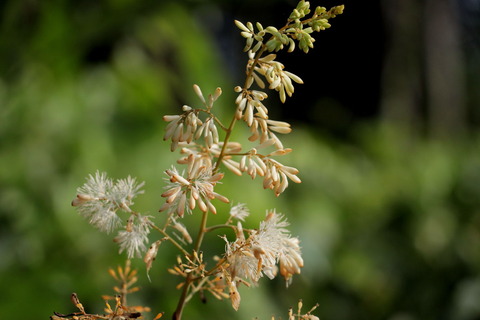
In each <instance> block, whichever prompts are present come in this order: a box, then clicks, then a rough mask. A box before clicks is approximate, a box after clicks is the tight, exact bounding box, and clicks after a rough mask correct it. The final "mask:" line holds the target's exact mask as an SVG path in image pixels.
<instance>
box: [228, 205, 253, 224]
mask: <svg viewBox="0 0 480 320" xmlns="http://www.w3.org/2000/svg"><path fill="white" fill-rule="evenodd" d="M249 214H250V211H249V210H248V208H247V205H246V204H244V203H238V204H236V205H234V206H232V208H230V216H231V217H232V218H234V219H237V220H241V221H245V218H246V217H248V215H249Z"/></svg>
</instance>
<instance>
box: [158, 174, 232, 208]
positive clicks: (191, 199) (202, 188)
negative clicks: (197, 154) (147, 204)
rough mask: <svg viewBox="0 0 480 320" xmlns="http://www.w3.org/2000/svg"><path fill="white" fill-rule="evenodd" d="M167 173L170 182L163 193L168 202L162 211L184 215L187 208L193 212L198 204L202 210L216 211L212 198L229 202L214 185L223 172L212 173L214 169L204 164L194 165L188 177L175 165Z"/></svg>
mask: <svg viewBox="0 0 480 320" xmlns="http://www.w3.org/2000/svg"><path fill="white" fill-rule="evenodd" d="M165 173H166V174H167V175H168V176H169V181H170V183H169V185H168V186H167V191H165V192H164V193H162V197H164V198H166V202H165V204H164V205H163V206H162V207H161V208H160V211H166V210H167V211H168V212H176V213H177V214H178V215H179V216H180V217H183V215H184V213H185V210H186V211H187V212H188V213H191V212H192V210H193V209H195V207H196V206H198V208H199V209H200V210H201V211H202V212H207V211H210V212H212V213H216V212H217V210H216V208H215V206H214V205H213V204H212V203H211V200H213V199H218V200H220V201H222V202H225V203H228V202H229V200H228V199H227V198H226V197H224V196H222V195H220V194H218V193H216V192H215V191H214V186H215V185H216V184H217V183H218V182H219V181H220V180H221V179H222V178H223V173H216V174H212V169H211V168H208V167H204V166H194V167H192V168H191V169H190V171H189V172H188V173H187V177H186V178H184V177H183V176H182V174H180V173H179V172H178V171H177V169H176V168H175V167H172V169H170V170H166V171H165Z"/></svg>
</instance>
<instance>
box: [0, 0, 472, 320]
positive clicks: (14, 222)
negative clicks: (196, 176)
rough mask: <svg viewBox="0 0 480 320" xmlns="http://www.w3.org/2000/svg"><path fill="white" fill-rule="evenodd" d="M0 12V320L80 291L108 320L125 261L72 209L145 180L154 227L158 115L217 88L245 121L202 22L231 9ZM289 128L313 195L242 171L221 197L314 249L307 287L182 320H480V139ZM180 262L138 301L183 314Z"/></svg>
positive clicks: (211, 304) (374, 128) (164, 149)
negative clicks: (302, 309)
mask: <svg viewBox="0 0 480 320" xmlns="http://www.w3.org/2000/svg"><path fill="white" fill-rule="evenodd" d="M192 5H193V7H192ZM1 6H2V8H1V9H2V10H1V12H2V20H1V24H0V34H1V35H2V37H1V39H0V72H1V73H0V257H1V258H0V288H1V291H0V297H1V299H0V318H1V319H4V318H5V319H7V318H13V317H16V318H19V317H20V318H22V319H47V318H48V316H49V315H50V314H52V312H53V311H58V312H65V313H68V312H71V311H73V306H72V305H71V303H70V301H69V295H70V293H71V292H77V293H78V295H79V297H80V299H81V301H82V302H83V304H84V305H85V307H86V308H87V309H88V310H90V311H92V312H100V311H101V310H102V309H103V302H102V301H101V299H100V295H101V294H109V293H111V291H110V290H111V287H112V285H113V284H114V283H113V282H112V279H110V278H109V276H108V275H107V272H106V271H107V268H108V267H112V266H115V265H117V264H122V263H123V262H122V261H123V259H124V258H125V257H124V256H119V255H118V254H117V250H118V249H117V247H116V245H115V244H114V243H113V242H112V236H111V235H104V234H100V233H99V232H97V231H96V230H94V229H92V228H91V227H90V226H89V225H88V224H87V223H86V222H85V221H84V220H83V219H82V218H81V217H79V216H78V215H77V214H76V213H75V212H74V210H73V209H72V208H71V207H70V201H71V199H72V198H73V197H74V196H75V190H76V188H77V186H79V185H81V184H82V183H83V181H84V177H85V176H86V175H87V174H89V173H93V172H95V171H96V170H97V169H98V170H100V171H107V172H108V173H109V175H110V176H112V177H115V178H122V177H126V176H127V175H132V176H135V177H137V178H138V179H139V180H140V181H146V187H145V189H146V194H145V195H144V196H142V197H140V198H139V200H138V202H137V206H136V208H137V209H138V210H139V211H141V212H145V213H149V214H152V215H154V216H158V215H159V214H158V213H157V209H158V208H159V207H160V206H161V204H162V199H161V198H160V194H161V190H162V187H163V181H162V180H163V178H164V175H163V171H164V170H165V169H166V168H168V167H169V166H170V165H171V164H172V163H173V162H174V161H175V159H176V155H175V154H171V153H170V152H169V148H168V144H167V143H165V142H163V141H162V136H163V128H164V123H162V121H161V116H162V115H164V114H172V113H175V112H177V111H178V110H179V109H178V108H179V107H180V106H181V105H182V104H194V103H196V99H195V97H194V94H193V91H192V90H191V85H192V84H193V83H198V84H199V85H200V86H201V87H202V89H203V90H204V92H205V93H207V92H212V91H213V90H214V89H215V87H217V86H222V87H223V89H224V95H223V96H222V97H221V99H220V100H219V103H218V105H217V107H219V109H220V108H221V107H223V108H224V109H223V111H221V113H224V114H225V115H226V116H228V115H230V114H231V113H232V112H231V111H232V108H231V106H232V102H231V101H232V99H233V95H232V92H231V91H232V90H230V89H229V88H233V84H232V83H231V81H230V75H228V74H227V73H226V70H227V69H228V68H227V67H226V65H227V62H226V61H224V60H223V57H222V56H221V55H220V53H219V49H218V43H217V42H216V41H215V39H214V36H213V35H211V34H210V33H209V32H208V30H205V29H204V28H203V27H202V25H201V23H200V20H199V19H198V18H197V17H196V16H195V15H194V14H193V12H197V11H195V10H201V12H202V13H203V14H204V15H205V14H207V12H211V14H219V13H218V11H211V10H210V9H211V8H210V7H208V8H204V7H202V5H201V3H197V2H189V3H182V2H168V1H167V2H158V3H157V2H149V1H147V2H143V3H141V2H138V1H131V0H123V1H113V0H112V1H103V2H95V3H91V2H89V1H80V2H76V3H75V4H73V3H72V2H68V1H53V2H47V1H45V2H37V1H6V2H5V3H3V4H2V5H1ZM207 9H208V10H207ZM208 18H209V16H208V14H207V16H204V17H203V19H208ZM232 36H235V35H232ZM330 49H331V50H335V48H330ZM310 54H315V50H313V51H312V52H311V53H310ZM287 69H288V66H287ZM312 94H315V93H312ZM287 103H288V101H287ZM287 107H292V106H288V104H287ZM282 120H288V119H282ZM294 129H295V130H294V132H293V133H292V134H291V135H289V136H286V137H285V145H286V146H291V147H293V148H294V150H295V152H294V153H292V154H291V155H289V156H288V161H286V163H288V164H291V165H293V166H295V167H298V168H299V169H300V171H301V178H302V180H303V183H302V184H300V185H292V186H291V187H290V188H289V189H288V190H287V192H286V193H285V194H284V195H282V196H281V197H279V198H278V199H277V198H275V197H274V196H273V194H272V193H271V192H270V191H262V190H260V189H261V182H260V181H253V182H252V181H251V180H250V179H249V178H247V177H241V178H238V177H233V176H231V175H230V176H227V177H226V180H225V182H224V183H223V185H221V186H220V190H219V192H220V193H222V194H225V195H227V196H229V198H231V199H232V200H233V201H234V202H245V203H248V206H249V207H250V209H251V211H252V212H253V215H254V216H255V217H257V221H259V220H261V219H262V217H263V215H264V212H265V210H266V209H270V208H273V207H276V208H277V210H278V211H280V212H283V213H285V214H286V216H287V217H288V219H289V221H290V223H291V228H292V233H293V234H296V235H298V236H299V237H300V239H301V240H302V247H303V252H304V257H305V262H306V266H305V268H304V271H303V273H302V275H301V276H299V277H297V278H296V279H294V282H293V285H292V286H291V287H290V288H289V289H288V290H287V289H285V288H284V283H283V282H282V281H281V280H275V281H273V282H270V281H267V280H264V281H261V285H260V287H259V288H250V289H247V288H241V293H242V305H241V307H240V311H239V312H237V313H235V312H234V311H233V310H232V309H231V306H230V305H229V303H228V302H218V301H216V300H215V299H214V298H213V297H208V303H207V304H206V305H201V303H200V302H198V301H196V300H195V301H193V302H192V303H191V305H189V306H187V308H186V310H185V318H186V319H198V318H199V317H200V316H199V315H206V314H212V315H216V314H225V315H228V318H231V319H250V318H252V317H254V316H259V317H260V318H261V319H268V318H270V316H271V315H272V314H276V315H281V316H283V317H286V312H287V309H288V307H289V306H290V305H295V304H296V301H297V299H300V298H302V299H304V301H305V305H306V306H307V307H308V306H310V305H313V304H314V303H316V302H319V303H320V307H319V309H318V315H319V316H320V317H321V318H322V319H337V320H339V319H392V320H399V319H422V320H424V319H459V320H467V319H479V318H480V305H479V304H478V301H479V299H480V277H479V271H480V254H479V250H478V248H479V247H480V187H479V185H480V153H479V152H478V151H479V150H480V137H478V136H477V137H472V138H469V139H466V138H464V139H462V140H461V141H448V140H445V141H438V140H432V139H426V138H422V137H420V136H416V135H412V134H406V133H405V131H404V130H401V128H397V127H395V126H394V125H388V126H387V125H379V124H377V123H368V124H362V125H359V126H356V127H354V128H352V129H351V130H352V132H353V133H354V134H353V136H355V137H356V139H354V140H352V141H349V142H342V141H338V140H335V139H332V138H329V137H327V136H325V135H321V134H319V133H318V131H316V130H315V128H308V127H302V126H301V125H297V126H295V127H294ZM245 134H246V132H241V133H238V137H239V139H240V138H241V137H242V135H245ZM302 173H303V174H302ZM226 208H227V207H224V209H226ZM187 218H189V219H190V218H191V219H192V220H195V218H198V217H187ZM159 219H161V217H159ZM211 221H224V219H223V217H222V213H221V212H220V213H219V214H218V215H217V216H215V217H212V219H211ZM185 222H186V223H188V224H190V223H191V224H192V225H194V224H195V221H193V222H188V220H187V219H185ZM230 236H231V235H230ZM210 240H211V241H212V247H211V248H209V249H208V250H211V252H206V253H208V254H214V253H218V252H222V250H223V249H224V244H223V242H222V241H221V240H219V239H217V237H216V236H212V237H211V239H210ZM174 256H175V251H174V250H173V248H172V247H170V246H168V245H165V246H162V247H161V249H160V253H159V257H158V258H157V260H156V262H155V264H154V267H153V269H152V270H151V272H150V276H151V278H152V283H149V282H148V280H147V278H146V276H145V272H143V265H142V261H140V260H137V261H134V265H135V266H137V267H138V268H139V269H140V270H141V272H140V284H141V286H142V287H143V289H142V291H141V292H140V293H139V294H137V295H136V296H132V297H131V299H132V301H133V302H134V303H138V304H144V305H148V306H150V307H152V309H153V310H154V311H156V312H158V311H162V310H164V311H167V312H168V311H171V310H173V307H174V305H175V303H176V300H177V297H178V292H177V291H176V290H175V289H174V286H175V285H176V281H177V280H176V279H175V278H174V277H173V276H169V275H168V273H167V272H166V268H167V267H170V266H171V262H172V261H173V260H172V258H173V257H174ZM152 317H153V315H152Z"/></svg>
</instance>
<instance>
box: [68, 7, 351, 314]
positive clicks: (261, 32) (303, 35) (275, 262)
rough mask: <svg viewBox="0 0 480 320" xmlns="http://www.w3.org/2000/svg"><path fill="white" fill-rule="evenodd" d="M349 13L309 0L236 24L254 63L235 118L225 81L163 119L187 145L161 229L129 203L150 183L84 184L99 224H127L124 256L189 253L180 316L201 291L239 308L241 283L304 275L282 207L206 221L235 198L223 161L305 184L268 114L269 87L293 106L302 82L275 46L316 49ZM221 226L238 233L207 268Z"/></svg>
mask: <svg viewBox="0 0 480 320" xmlns="http://www.w3.org/2000/svg"><path fill="white" fill-rule="evenodd" d="M342 11H343V6H338V7H334V8H332V9H330V10H328V11H327V10H326V9H325V8H323V7H317V8H316V9H315V10H314V12H313V14H311V16H310V17H307V15H309V14H310V13H311V10H310V4H309V2H308V1H304V0H301V1H300V2H299V4H298V6H297V7H296V8H295V9H294V10H293V12H292V13H291V14H290V16H289V19H288V20H287V24H286V25H285V26H284V27H282V28H280V29H277V28H275V27H272V26H268V27H266V28H264V27H263V26H262V25H261V24H260V23H256V24H255V26H254V24H252V23H250V22H247V23H246V24H243V23H242V22H239V21H235V24H236V25H237V27H238V28H239V29H240V30H241V35H242V36H243V37H244V38H245V39H246V45H245V51H246V52H247V63H246V70H245V72H246V77H245V82H244V84H243V85H242V86H236V87H234V88H233V90H234V92H235V93H236V94H237V97H236V99H235V101H234V104H233V103H232V105H233V107H234V110H232V111H233V114H232V118H231V121H230V124H229V125H227V126H225V125H223V124H222V121H220V119H219V118H218V117H217V116H216V115H215V113H214V112H213V107H214V104H215V103H216V102H217V101H218V99H219V97H220V96H221V94H222V90H221V89H220V88H217V89H216V90H215V91H214V93H213V94H210V95H208V96H204V95H203V93H202V90H201V89H200V87H199V86H198V85H193V90H194V92H195V94H196V96H197V97H198V99H199V100H200V102H199V103H198V104H199V105H197V106H194V107H192V106H189V105H183V107H182V109H181V112H180V114H177V115H165V116H164V117H163V120H164V121H166V122H167V123H168V124H167V125H166V128H165V135H164V140H165V141H167V140H168V141H170V149H171V151H172V152H173V151H175V150H177V149H179V151H180V157H179V159H178V160H177V165H175V166H171V168H170V169H168V170H166V171H165V174H166V176H167V178H166V179H165V180H166V186H165V189H164V190H163V193H162V194H161V197H162V198H163V199H164V203H163V204H162V205H161V207H160V209H159V211H160V212H165V213H166V214H165V220H166V222H165V223H164V225H163V226H158V225H156V224H155V223H153V222H152V221H151V220H150V217H149V216H145V215H142V214H140V213H138V212H135V211H133V210H132V209H131V206H132V205H133V204H134V203H133V200H134V199H135V197H136V196H137V195H139V194H141V193H143V191H142V190H141V188H142V187H143V183H137V182H136V180H135V179H133V178H131V177H128V178H127V179H121V180H117V181H115V182H114V181H113V180H111V179H109V178H108V177H107V175H106V174H105V173H99V172H97V173H96V174H95V175H90V176H89V177H88V178H87V182H86V183H85V184H84V185H83V186H82V187H80V188H78V190H77V196H76V198H75V199H74V200H73V201H72V205H73V206H75V207H76V208H77V210H78V211H79V213H80V214H81V215H83V216H84V217H86V218H87V219H88V221H89V222H90V223H91V224H92V225H94V226H95V227H97V228H98V229H100V230H102V231H105V232H107V233H110V232H112V231H113V230H115V229H117V228H119V227H120V226H122V225H124V227H123V228H121V229H120V231H119V232H118V234H117V236H116V237H115V238H114V241H115V242H116V243H118V245H119V247H120V250H119V251H120V253H122V252H124V251H125V252H126V254H127V256H128V258H133V257H140V256H141V254H142V253H145V255H144V257H143V261H144V262H145V265H146V269H147V276H148V274H149V271H150V269H151V267H152V264H153V262H154V260H155V258H156V257H157V254H158V252H159V248H160V245H161V243H162V242H167V241H168V242H170V244H172V245H173V246H174V247H176V249H178V250H179V252H180V253H181V254H182V256H178V258H177V264H176V265H175V266H174V267H172V268H171V269H169V271H170V273H172V274H175V275H177V276H180V277H181V278H182V281H181V283H179V285H178V286H177V288H178V289H181V290H182V294H181V295H180V299H179V302H178V305H177V308H176V310H175V312H174V314H173V318H174V319H177V320H179V319H181V315H182V310H183V308H184V305H185V304H186V303H187V302H188V301H189V300H190V299H191V297H192V296H193V295H194V294H196V293H198V294H199V295H201V296H203V293H204V292H210V293H211V294H212V295H213V296H214V297H216V298H218V299H224V298H228V299H230V301H231V303H232V306H233V308H234V309H235V310H237V309H238V308H239V305H240V293H239V291H238V286H239V285H240V284H244V285H246V286H250V285H252V284H253V285H256V284H258V282H259V280H260V278H261V277H263V276H266V277H268V278H270V279H273V278H275V277H276V276H277V275H279V274H280V275H281V276H282V277H283V278H284V279H285V281H286V285H287V286H288V285H289V284H290V283H291V281H292V277H293V275H295V274H299V273H300V272H301V268H302V267H303V258H302V255H301V250H300V243H299V240H298V238H296V237H292V236H291V234H290V232H289V231H288V230H287V227H288V223H287V221H286V219H285V217H284V216H283V215H282V214H280V213H277V212H276V211H275V210H270V211H267V214H266V217H265V219H264V220H262V221H261V222H260V225H259V227H258V229H253V230H252V229H244V228H243V225H242V222H244V221H245V219H246V218H247V217H248V216H249V210H248V208H247V207H246V205H245V204H241V203H240V204H237V205H234V206H232V207H231V208H230V210H229V212H228V214H226V216H227V218H226V222H224V223H222V224H218V225H212V226H210V225H208V223H207V218H208V217H209V214H210V213H213V214H217V211H221V209H220V207H219V209H217V207H216V200H219V201H221V202H224V203H230V200H229V199H228V198H227V197H225V196H224V195H222V194H220V193H218V192H217V191H216V188H217V186H218V184H220V183H221V182H222V179H223V177H224V173H223V172H221V169H223V168H226V170H227V171H230V172H232V173H234V174H236V175H239V176H241V175H244V174H246V175H248V176H250V177H251V178H252V179H256V178H258V177H261V178H262V179H263V184H262V185H263V188H264V189H270V190H272V191H273V192H274V194H275V195H276V196H279V195H280V194H282V193H283V192H284V191H285V190H286V189H287V187H288V185H289V182H294V183H301V180H300V178H299V177H298V174H299V170H297V169H296V168H294V167H291V166H287V165H284V164H282V163H281V162H280V161H279V160H278V159H279V157H282V156H284V155H287V154H289V153H290V152H292V149H290V148H286V147H284V145H283V143H282V141H281V139H280V137H279V136H280V135H282V134H289V133H290V132H291V131H292V128H291V126H290V124H289V123H287V122H284V121H278V120H273V119H270V117H269V110H268V108H267V106H266V104H265V102H266V100H267V99H268V94H267V93H266V91H267V90H271V91H272V92H275V93H276V94H278V96H279V99H280V101H281V102H282V103H285V102H286V99H287V97H291V96H292V95H293V93H294V91H295V87H294V85H296V84H302V83H303V81H302V79H301V78H300V77H299V76H297V75H295V74H293V73H291V72H289V71H287V70H285V66H284V65H283V64H282V63H280V62H279V61H277V55H276V54H275V53H274V52H277V51H279V50H281V49H283V48H284V47H286V46H288V51H293V50H295V48H296V47H297V46H298V47H299V48H300V49H301V50H302V51H304V52H308V51H309V49H310V48H312V47H313V42H314V39H313V38H312V36H311V34H312V33H313V32H314V31H320V30H324V29H326V28H328V27H330V24H329V23H328V20H329V19H330V18H334V17H335V16H336V15H338V14H340V13H342ZM237 122H241V123H244V124H245V125H246V127H247V130H249V132H250V135H249V138H248V141H247V143H248V144H249V146H248V147H244V146H243V145H242V143H240V142H236V141H232V140H231V139H232V136H233V135H232V132H233V129H234V128H235V124H236V123H237ZM222 139H223V140H222ZM177 167H179V168H180V167H182V168H181V169H177ZM214 200H215V201H214ZM195 210H197V211H200V212H201V213H202V217H201V220H200V222H199V228H198V229H197V230H199V231H198V233H197V234H196V236H195V238H192V236H191V235H190V232H189V230H188V227H187V225H188V224H183V223H182V222H180V221H181V220H182V219H183V218H185V216H186V215H185V213H188V214H191V213H193V212H194V211H195ZM120 212H124V213H126V214H127V216H128V218H127V219H126V223H123V221H124V219H122V218H121V217H120V216H119V215H118V214H119V213H120ZM222 228H224V229H227V230H229V231H231V230H234V232H235V234H236V239H235V240H234V241H231V242H230V241H229V240H228V239H227V237H226V236H223V238H224V240H225V241H226V246H225V253H224V254H223V257H221V258H219V257H217V256H214V257H213V260H214V261H215V265H214V266H208V265H207V262H206V259H204V256H203V253H202V248H203V247H202V244H203V243H202V242H203V240H204V238H206V237H205V236H206V235H207V234H208V233H210V232H212V231H213V230H218V229H222ZM152 229H154V230H155V231H158V232H159V233H160V234H161V238H160V239H158V238H157V239H155V240H154V241H153V242H150V245H149V246H148V243H149V239H148V236H149V234H150V231H151V230H152ZM194 239H195V241H194ZM300 309H301V307H300V306H299V308H298V312H297V314H294V313H293V311H291V312H290V314H289V319H291V320H293V319H311V320H313V319H317V318H316V317H315V316H313V315H311V314H310V311H309V312H307V313H305V314H304V313H301V310H300ZM311 311H313V309H312V310H311ZM157 317H158V316H157Z"/></svg>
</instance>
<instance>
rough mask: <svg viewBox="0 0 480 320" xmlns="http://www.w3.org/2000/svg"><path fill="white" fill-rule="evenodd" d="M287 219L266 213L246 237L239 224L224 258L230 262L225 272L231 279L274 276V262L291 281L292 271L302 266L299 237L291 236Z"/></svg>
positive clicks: (294, 271) (272, 212) (273, 212)
mask: <svg viewBox="0 0 480 320" xmlns="http://www.w3.org/2000/svg"><path fill="white" fill-rule="evenodd" d="M287 226H288V223H287V221H286V220H285V219H284V217H283V215H281V214H278V213H276V212H275V210H273V211H269V212H267V215H266V218H265V220H264V221H262V222H261V223H260V227H259V229H258V230H256V231H253V232H251V233H250V235H249V237H248V238H247V239H245V237H244V235H243V231H241V230H242V226H241V224H240V223H239V224H238V228H237V229H238V230H239V231H238V232H237V239H236V240H235V241H234V242H231V243H230V242H228V241H227V246H226V254H225V256H226V258H227V261H228V263H229V266H228V268H227V269H226V271H228V272H229V274H230V275H231V277H232V279H236V278H237V277H238V278H241V279H246V280H251V281H253V283H257V282H258V280H259V279H260V277H261V276H262V275H266V276H267V277H269V278H270V279H273V278H274V277H275V276H276V274H277V266H276V264H277V263H279V264H280V273H281V274H282V276H284V277H285V279H286V280H287V285H288V284H290V282H291V278H292V275H293V274H296V273H300V268H302V267H303V259H302V257H301V252H300V246H299V240H298V239H297V238H292V237H291V236H290V232H289V231H288V230H287V229H286V227H287Z"/></svg>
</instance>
